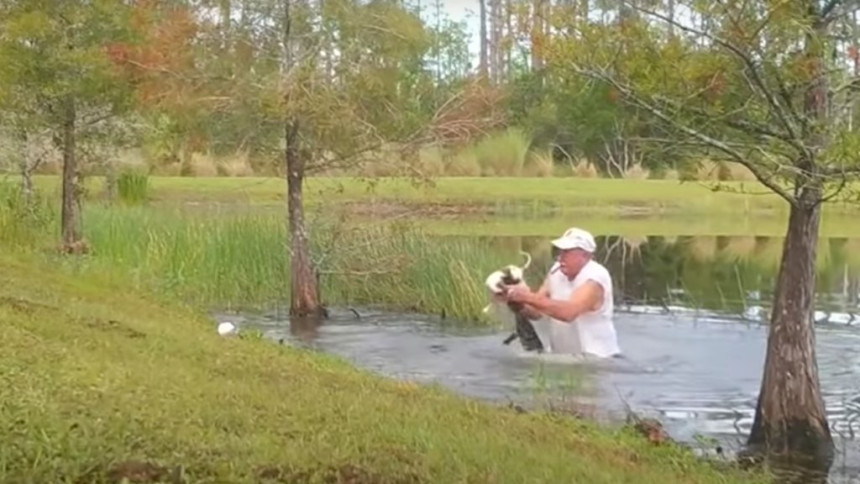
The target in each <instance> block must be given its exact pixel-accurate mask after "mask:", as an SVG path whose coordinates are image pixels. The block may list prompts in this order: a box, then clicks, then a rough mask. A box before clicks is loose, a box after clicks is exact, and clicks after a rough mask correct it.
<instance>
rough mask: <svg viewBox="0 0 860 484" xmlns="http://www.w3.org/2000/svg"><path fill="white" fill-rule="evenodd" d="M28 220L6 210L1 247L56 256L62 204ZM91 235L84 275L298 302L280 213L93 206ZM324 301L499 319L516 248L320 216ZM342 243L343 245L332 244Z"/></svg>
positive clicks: (216, 302)
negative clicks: (489, 302) (487, 281)
mask: <svg viewBox="0 0 860 484" xmlns="http://www.w3.org/2000/svg"><path fill="white" fill-rule="evenodd" d="M38 214H39V217H40V218H39V219H38V220H39V222H40V223H33V224H30V223H25V222H26V220H25V219H20V218H19V216H18V214H17V213H16V212H11V211H9V210H4V209H2V208H0V229H4V230H3V231H2V232H0V244H3V245H5V246H6V247H7V249H6V250H9V251H13V250H16V251H18V252H21V253H33V252H34V251H35V252H36V253H50V251H51V250H53V248H54V247H55V245H56V235H55V233H56V228H57V227H58V226H59V221H58V220H59V218H58V213H57V210H56V208H54V207H53V206H50V205H48V206H46V207H43V208H42V210H41V211H39V212H38ZM83 225H84V234H85V236H86V239H87V242H88V245H89V247H90V249H91V254H90V256H89V257H87V258H85V259H84V260H83V261H82V262H81V263H80V264H79V270H81V271H84V273H87V274H90V273H100V272H111V273H116V274H118V275H119V276H121V277H126V278H129V279H130V280H132V281H134V282H135V283H136V284H137V287H138V288H140V289H147V290H152V291H155V292H156V293H158V294H160V295H162V296H163V297H165V298H170V299H173V300H177V301H184V302H187V303H189V304H194V305H198V306H201V307H208V308H213V309H228V310H260V309H267V308H271V307H274V306H283V305H285V304H288V303H289V301H288V297H289V293H290V287H289V284H290V281H289V279H290V278H289V277H285V274H289V264H290V258H289V247H288V237H287V231H286V221H285V217H284V215H283V214H282V213H279V212H275V213H272V212H265V211H263V212H259V213H258V212H255V211H242V210H233V209H225V210H223V211H222V210H217V209H213V210H209V211H205V212H200V211H195V210H182V209H178V208H174V209H169V208H167V207H158V208H153V207H141V206H133V207H127V206H122V205H118V206H113V207H105V206H101V205H88V206H86V207H85V212H84V224H83ZM309 225H310V227H309V228H310V231H311V233H312V244H313V256H314V258H315V260H316V262H317V266H318V268H319V269H320V270H321V272H322V275H321V283H322V292H323V296H324V300H325V302H326V303H327V304H331V305H336V306H344V305H360V306H384V307H386V308H388V309H400V310H410V311H418V312H422V313H432V314H441V313H443V312H444V313H445V314H446V315H448V316H450V317H453V318H460V319H462V320H464V321H465V320H471V321H473V322H476V321H482V322H484V323H488V322H489V321H488V320H487V319H486V318H483V317H482V313H481V309H482V308H483V306H484V305H485V304H486V295H485V293H484V290H483V279H484V278H485V277H486V274H488V273H489V272H491V271H493V270H495V269H496V268H498V267H499V266H501V265H503V264H506V263H509V261H510V260H511V258H514V259H515V260H519V259H520V256H519V255H518V254H517V252H516V250H514V249H511V250H509V251H503V250H494V249H493V247H492V246H491V245H490V244H489V243H475V242H474V241H469V240H462V239H460V240H453V239H451V240H444V239H437V238H432V237H431V236H430V235H428V234H426V233H425V232H423V231H421V230H420V229H419V228H417V227H415V226H413V225H411V224H390V225H387V226H375V227H372V228H369V229H368V228H364V229H361V230H358V229H356V228H354V227H349V226H343V225H340V223H339V221H338V219H336V218H335V219H331V218H322V219H316V218H313V219H312V220H310V221H309ZM333 240H337V241H338V244H337V245H332V241H333Z"/></svg>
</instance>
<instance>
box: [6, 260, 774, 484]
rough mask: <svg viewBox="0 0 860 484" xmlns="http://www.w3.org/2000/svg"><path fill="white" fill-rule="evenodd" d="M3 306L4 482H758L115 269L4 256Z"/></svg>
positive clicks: (627, 434)
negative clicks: (220, 312)
mask: <svg viewBox="0 0 860 484" xmlns="http://www.w3.org/2000/svg"><path fill="white" fill-rule="evenodd" d="M0 320H2V321H3V323H4V324H3V326H4V328H3V337H2V338H0V380H2V382H1V383H2V384H0V401H2V402H3V405H2V406H0V422H2V424H0V425H3V427H4V428H3V435H4V442H3V444H4V445H3V447H4V449H5V450H4V452H3V453H2V456H0V481H2V482H57V483H62V482H74V481H76V480H78V479H80V478H82V477H83V476H87V477H88V478H87V480H86V482H107V481H108V477H109V476H110V475H112V476H113V477H114V479H116V478H117V476H118V475H121V474H122V472H121V471H119V470H117V469H129V468H131V465H130V464H128V463H129V462H144V463H151V464H152V465H157V466H163V467H165V468H167V469H168V470H171V469H175V468H178V467H179V466H181V468H182V469H181V471H182V473H184V477H185V478H186V479H187V481H186V482H201V483H203V482H233V483H241V482H267V481H266V480H264V479H261V478H259V476H260V475H268V476H273V477H274V476H277V475H280V476H281V478H282V481H281V482H295V481H302V482H305V481H310V480H311V478H312V477H313V478H316V479H325V478H326V476H329V477H332V476H338V475H339V476H340V477H341V478H342V479H343V480H344V481H346V480H347V476H350V475H352V476H354V477H356V480H352V481H349V482H500V483H501V482H516V483H519V482H589V483H600V482H606V483H622V482H631V483H633V482H635V483H646V482H654V483H672V482H678V483H681V482H683V483H693V482H703V483H710V482H713V483H716V482H752V481H751V480H750V481H745V480H744V478H745V477H747V476H744V475H742V474H740V473H739V472H736V471H727V470H724V471H722V472H718V471H717V470H716V469H715V468H714V466H712V465H710V464H706V463H702V462H700V461H697V460H695V459H694V458H693V457H692V456H691V455H690V454H688V453H686V452H683V451H681V450H679V449H677V448H674V447H672V446H659V447H655V446H652V445H651V444H649V443H647V442H646V441H645V440H644V439H642V438H640V437H634V436H633V434H632V433H631V432H630V431H626V430H612V429H606V428H599V427H597V426H595V425H594V424H591V423H587V422H584V421H579V420H575V419H572V418H566V417H561V416H551V415H547V414H543V413H527V414H517V413H516V412H514V411H512V410H507V409H502V408H496V407H492V406H490V405H487V404H482V403H479V402H475V401H470V400H467V399H465V398H459V397H456V396H454V395H452V394H450V393H449V392H445V391H442V390H440V389H438V388H425V387H420V386H417V385H414V384H411V383H404V382H395V381H391V380H386V379H383V378H381V377H377V376H373V375H371V374H369V373H368V372H364V371H360V370H357V369H355V368H353V367H351V366H350V365H348V364H346V363H345V362H343V361H341V360H339V359H336V358H333V357H329V356H324V355H320V354H313V353H310V352H306V351H301V350H298V349H291V348H289V347H285V346H278V345H275V344H273V343H270V342H266V341H262V340H258V339H254V338H249V339H246V338H221V337H219V336H217V334H216V333H215V331H214V323H212V322H211V321H209V320H208V319H207V318H206V317H204V316H202V315H200V314H197V313H195V312H193V311H191V310H189V309H187V308H183V307H179V306H172V305H165V304H162V303H159V302H157V301H156V300H154V299H153V298H152V297H151V296H148V295H147V293H145V292H142V293H141V292H139V291H136V290H134V288H133V287H131V286H129V285H127V284H126V283H125V282H124V281H123V280H122V279H108V278H107V277H106V276H105V275H96V274H94V273H89V274H87V276H86V277H84V278H80V277H73V276H71V275H70V274H69V273H68V271H66V270H62V269H60V268H59V267H58V265H57V264H45V263H40V262H38V261H36V260H35V259H33V258H29V257H23V258H18V259H17V260H13V259H11V258H10V257H9V255H8V254H4V255H0ZM123 463H125V464H123ZM112 471H113V472H112ZM269 482H273V481H269ZM758 482H765V481H764V479H759V481H758Z"/></svg>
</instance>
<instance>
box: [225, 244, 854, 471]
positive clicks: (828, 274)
mask: <svg viewBox="0 0 860 484" xmlns="http://www.w3.org/2000/svg"><path fill="white" fill-rule="evenodd" d="M546 240H547V239H546V238H540V239H528V238H516V239H505V240H499V241H498V243H499V246H500V247H504V248H506V249H509V250H512V254H515V253H516V252H515V251H513V250H514V249H515V248H524V249H526V250H530V251H532V252H533V253H535V254H536V256H535V261H536V262H535V264H536V267H538V268H545V267H546V266H547V265H548V263H549V260H550V259H549V257H550V256H551V255H550V254H548V253H544V252H542V249H541V247H542V245H541V244H544V243H545V242H546ZM598 243H599V245H600V247H601V249H600V251H599V252H598V254H597V257H598V259H599V260H600V261H601V262H603V263H604V264H606V265H607V266H608V267H609V268H610V270H611V271H612V274H613V277H614V282H615V285H616V288H617V289H616V298H617V302H616V304H617V306H616V307H617V315H616V328H617V330H618V334H619V340H620V344H621V346H622V349H623V351H624V353H625V357H624V358H622V359H618V360H612V361H602V362H593V361H579V360H576V359H574V358H571V357H565V356H563V355H549V356H541V357H538V356H533V355H526V354H524V353H522V352H521V351H520V350H519V348H518V346H517V345H518V343H516V342H514V344H512V345H511V346H504V345H503V344H502V340H503V339H504V338H505V336H507V335H508V334H509V329H508V328H465V327H458V326H457V325H456V324H452V323H451V321H450V320H449V321H441V320H440V319H439V318H436V317H428V316H417V315H402V314H390V313H384V312H379V311H374V310H370V309H362V308H356V309H357V310H358V314H360V318H359V317H356V315H355V314H354V313H353V312H352V311H347V310H340V311H335V312H333V313H332V318H331V319H330V320H328V321H326V322H325V324H324V325H322V326H320V327H318V328H298V327H296V326H295V325H293V327H291V325H290V323H289V321H287V320H286V318H285V317H284V316H283V315H279V314H268V315H263V316H256V317H251V316H246V317H244V318H239V319H238V322H239V325H240V327H241V326H244V327H255V328H258V329H260V330H262V332H263V333H264V335H265V336H266V337H268V338H271V339H273V340H281V339H283V340H285V341H286V342H290V343H294V344H302V345H309V346H311V347H314V348H318V349H319V350H321V351H325V352H329V353H333V354H337V355H341V356H343V357H345V358H347V359H348V360H350V361H352V362H354V363H355V364H357V365H358V366H361V367H364V368H368V369H371V370H374V371H377V372H379V373H381V374H384V375H387V376H391V377H395V378H406V379H410V380H415V381H420V382H424V383H439V384H441V385H443V386H445V387H448V388H450V389H453V390H455V391H457V392H459V393H462V394H464V395H468V396H472V397H477V398H484V399H489V400H492V401H498V402H502V403H507V402H509V401H513V402H517V403H519V404H521V405H524V406H529V405H533V404H536V403H537V402H541V401H542V402H544V403H546V402H548V401H549V402H552V404H553V405H554V406H563V407H564V406H566V407H567V408H569V409H575V410H576V411H578V412H580V413H582V414H586V415H588V416H592V417H595V418H599V419H611V420H615V419H618V418H621V419H623V418H624V416H625V414H626V408H627V407H628V406H629V408H630V409H632V410H633V411H635V412H636V413H638V414H641V415H645V416H653V417H656V418H658V419H659V420H661V421H662V422H663V424H664V425H665V427H666V428H667V430H668V432H669V434H670V435H671V436H672V437H673V438H675V439H677V440H681V441H684V442H687V443H690V444H693V445H694V446H697V447H700V448H701V449H702V450H703V451H710V452H712V451H713V450H714V449H715V448H716V445H717V443H718V444H719V445H720V446H721V447H722V448H723V449H725V452H726V453H729V454H731V453H732V451H733V450H736V449H739V448H740V446H741V445H742V443H743V442H744V440H745V438H746V435H747V433H748V432H749V429H750V427H751V424H752V420H753V413H754V409H755V403H756V397H757V394H758V390H759V383H760V380H761V372H762V366H763V363H764V354H765V346H766V337H767V326H766V315H767V304H768V303H769V300H770V290H771V288H772V286H773V282H774V280H775V274H776V269H777V266H778V261H779V254H780V250H781V243H782V240H781V239H779V238H770V237H677V238H672V239H667V238H664V237H646V238H640V239H638V240H630V239H624V238H621V237H599V238H598ZM855 247H856V248H857V250H856V251H855V250H854V248H855ZM855 254H858V255H860V240H855V239H825V240H823V241H822V245H821V251H820V256H819V264H818V269H819V280H818V299H817V309H818V311H817V313H816V319H817V320H818V322H817V323H816V324H817V326H816V337H817V354H818V358H819V360H818V364H819V371H820V374H821V384H822V387H823V392H824V397H825V401H826V405H827V411H828V415H829V419H830V424H831V428H832V430H833V434H834V438H835V439H836V442H837V451H838V452H837V460H836V462H835V463H834V465H833V467H832V468H831V482H834V483H837V482H839V483H841V482H860V442H858V440H856V439H855V434H856V433H857V432H860V422H857V420H858V418H860V351H858V349H860V328H856V327H855V326H854V325H855V314H856V315H857V321H856V324H858V325H860V257H858V255H855ZM538 272H539V271H538ZM218 318H219V319H229V320H231V321H237V318H236V317H235V316H233V315H230V316H227V315H222V316H219V317H218ZM701 437H705V438H707V439H709V440H710V441H709V442H705V441H703V440H702V439H701Z"/></svg>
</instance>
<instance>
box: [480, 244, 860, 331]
mask: <svg viewBox="0 0 860 484" xmlns="http://www.w3.org/2000/svg"><path fill="white" fill-rule="evenodd" d="M475 239H476V240H477V239H487V238H486V237H482V238H477V237H476V238H475ZM596 239H597V244H598V250H597V253H596V258H597V260H599V261H600V262H602V263H603V264H604V265H606V266H607V268H609V270H610V272H611V273H612V276H613V279H614V283H615V293H616V299H617V301H616V303H617V304H618V305H620V306H621V307H622V308H623V307H627V308H629V309H631V310H633V309H636V308H637V306H638V305H641V304H647V305H654V306H658V307H660V308H662V309H660V311H662V312H673V310H688V311H689V310H697V309H701V310H712V311H720V312H723V313H726V314H727V315H736V316H739V317H743V318H747V319H753V320H760V319H766V316H767V308H768V306H769V304H770V299H771V296H772V289H773V286H774V284H775V282H776V275H777V269H778V268H779V261H780V256H781V254H782V244H783V238H781V237H753V236H750V237H729V236H679V237H661V236H652V237H642V238H625V237H618V236H598V237H596ZM549 240H550V239H549V238H547V237H498V238H494V239H492V242H493V245H495V246H496V247H497V248H498V249H499V250H502V251H504V252H508V253H510V254H511V257H512V258H514V259H513V260H514V261H518V259H516V257H518V256H517V254H516V250H519V249H520V248H522V249H523V250H527V251H529V252H530V253H532V254H533V256H534V257H535V262H534V263H533V264H534V266H533V269H531V270H530V271H529V280H530V282H531V283H532V285H536V284H537V283H538V281H539V280H540V278H541V277H542V276H543V274H544V273H545V270H546V269H547V268H548V267H549V266H550V264H551V263H552V257H553V251H552V247H551V245H550V243H549ZM817 267H818V273H817V281H816V285H817V301H816V306H817V308H818V309H819V311H820V312H819V313H817V314H816V320H819V321H820V322H824V321H829V322H833V323H841V324H853V323H854V322H855V320H856V321H858V322H860V310H858V308H860V238H858V239H848V238H825V239H822V240H821V241H820V245H819V251H818V261H817Z"/></svg>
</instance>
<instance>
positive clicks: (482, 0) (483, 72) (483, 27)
mask: <svg viewBox="0 0 860 484" xmlns="http://www.w3.org/2000/svg"><path fill="white" fill-rule="evenodd" d="M487 1H488V0H478V10H479V12H480V22H481V23H480V36H481V41H480V44H479V46H480V49H481V50H480V62H479V64H478V72H479V73H480V76H481V79H483V80H487V78H488V75H489V68H488V63H489V61H488V46H487V42H488V40H489V39H487Z"/></svg>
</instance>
